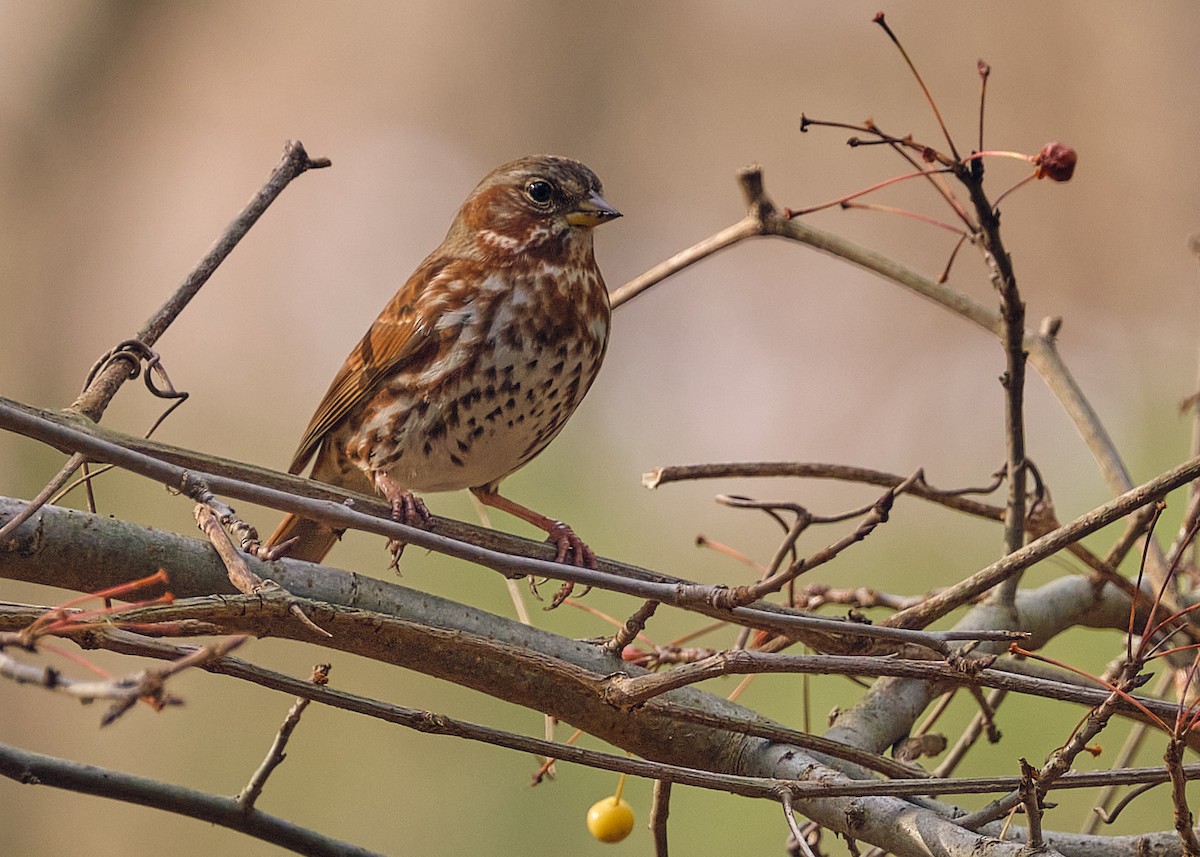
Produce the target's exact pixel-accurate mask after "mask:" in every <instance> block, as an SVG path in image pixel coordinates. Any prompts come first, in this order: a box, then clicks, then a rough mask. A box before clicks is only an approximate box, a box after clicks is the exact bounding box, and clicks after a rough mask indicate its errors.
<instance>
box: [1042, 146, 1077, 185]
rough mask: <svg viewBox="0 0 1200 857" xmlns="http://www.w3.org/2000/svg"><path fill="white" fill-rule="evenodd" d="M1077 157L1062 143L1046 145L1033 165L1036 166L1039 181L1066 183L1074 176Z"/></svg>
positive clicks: (1072, 150) (1073, 151)
mask: <svg viewBox="0 0 1200 857" xmlns="http://www.w3.org/2000/svg"><path fill="white" fill-rule="evenodd" d="M1076 160H1078V155H1076V154H1075V150H1074V149H1072V148H1071V147H1070V146H1064V145H1063V144H1062V143H1059V142H1054V143H1047V144H1046V145H1045V146H1043V147H1042V150H1041V151H1040V152H1038V154H1037V157H1036V158H1034V160H1033V163H1034V164H1035V165H1036V166H1037V177H1038V178H1039V179H1050V180H1051V181H1055V182H1067V181H1070V180H1071V176H1073V175H1074V174H1075V162H1076Z"/></svg>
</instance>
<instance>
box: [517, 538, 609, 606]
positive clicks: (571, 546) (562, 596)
mask: <svg viewBox="0 0 1200 857" xmlns="http://www.w3.org/2000/svg"><path fill="white" fill-rule="evenodd" d="M547 532H548V533H549V537H548V538H547V539H546V541H548V542H550V543H551V544H553V545H554V546H555V547H556V548H557V553H555V555H554V561H555V562H561V563H565V564H566V565H574V566H577V567H579V568H591V569H594V568H595V567H596V552H595V551H593V550H592V549H591V548H590V547H588V546H587V545H586V544H584V541H583V539H581V538H579V536H577V535H575V531H574V530H572V529H571V528H570V527H569V526H568V525H566V524H564V523H563V522H562V521H554V522H552V525H551V526H550V527H548V528H547ZM529 585H530V587H531V588H532V589H533V594H534V595H537V583H536V581H535V580H534V578H532V577H531V578H530V579H529ZM574 590H575V584H574V583H572V582H571V581H569V580H568V581H564V582H563V585H562V586H560V587H559V589H558V592H556V593H554V597H553V598H552V599H551V600H550V604H549V605H547V607H546V609H547V610H553V609H554V608H555V607H557V606H558V605H560V604H562V603H563V602H564V601H566V600H567V598H568V597H569V596H570V595H571V593H572V592H573V591H574ZM590 591H591V587H590V586H588V587H586V588H585V589H584V590H583V592H582V593H580V597H583V596H584V595H587V594H588V592H590Z"/></svg>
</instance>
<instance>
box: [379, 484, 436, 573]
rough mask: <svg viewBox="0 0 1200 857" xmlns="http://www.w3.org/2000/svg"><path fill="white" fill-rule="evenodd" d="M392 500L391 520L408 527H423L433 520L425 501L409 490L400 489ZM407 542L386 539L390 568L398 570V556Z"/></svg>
mask: <svg viewBox="0 0 1200 857" xmlns="http://www.w3.org/2000/svg"><path fill="white" fill-rule="evenodd" d="M391 502H392V520H393V521H395V522H396V523H398V524H405V525H406V526H409V527H420V528H421V529H425V528H426V527H428V526H429V523H430V521H432V520H433V515H431V514H430V513H429V509H428V507H426V505H425V501H424V500H422V499H421V498H420V497H418V496H417V495H415V494H413V493H412V492H411V491H402V492H400V493H399V494H397V495H396V496H395V497H393V498H391ZM407 545H408V542H406V541H403V540H402V539H391V540H390V541H388V550H389V551H391V552H392V563H391V566H390V568H394V569H396V571H399V570H400V557H401V555H402V554H403V553H404V548H405V547H406V546H407Z"/></svg>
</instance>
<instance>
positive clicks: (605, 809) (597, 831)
mask: <svg viewBox="0 0 1200 857" xmlns="http://www.w3.org/2000/svg"><path fill="white" fill-rule="evenodd" d="M587 827H588V832H589V833H591V834H592V836H594V837H596V838H597V839H599V840H600V841H601V842H620V841H621V840H622V839H624V838H625V837H626V836H628V835H629V832H630V831H631V830H633V809H632V808H631V807H630V806H629V804H628V803H626V802H625V800H623V799H622V798H619V797H617V796H616V795H609V796H608V797H606V798H601V799H600V800H598V801H596V802H595V803H594V804H592V808H591V809H589V810H588V814H587Z"/></svg>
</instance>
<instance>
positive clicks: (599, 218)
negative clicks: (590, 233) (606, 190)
mask: <svg viewBox="0 0 1200 857" xmlns="http://www.w3.org/2000/svg"><path fill="white" fill-rule="evenodd" d="M620 216H621V212H619V211H617V210H616V209H615V208H613V207H612V206H611V205H609V204H608V203H607V202H605V201H604V197H602V196H600V194H598V193H596V192H595V191H592V192H591V193H590V194H589V195H588V198H587V199H585V200H584V201H583V202H581V203H579V205H578V207H576V209H575V210H574V211H572V212H571V213H570V214H568V215H567V222H568V223H570V224H571V225H572V226H586V227H589V228H590V227H592V226H599V225H600V224H601V223H608V221H610V220H616V219H617V218H618V217H620Z"/></svg>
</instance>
